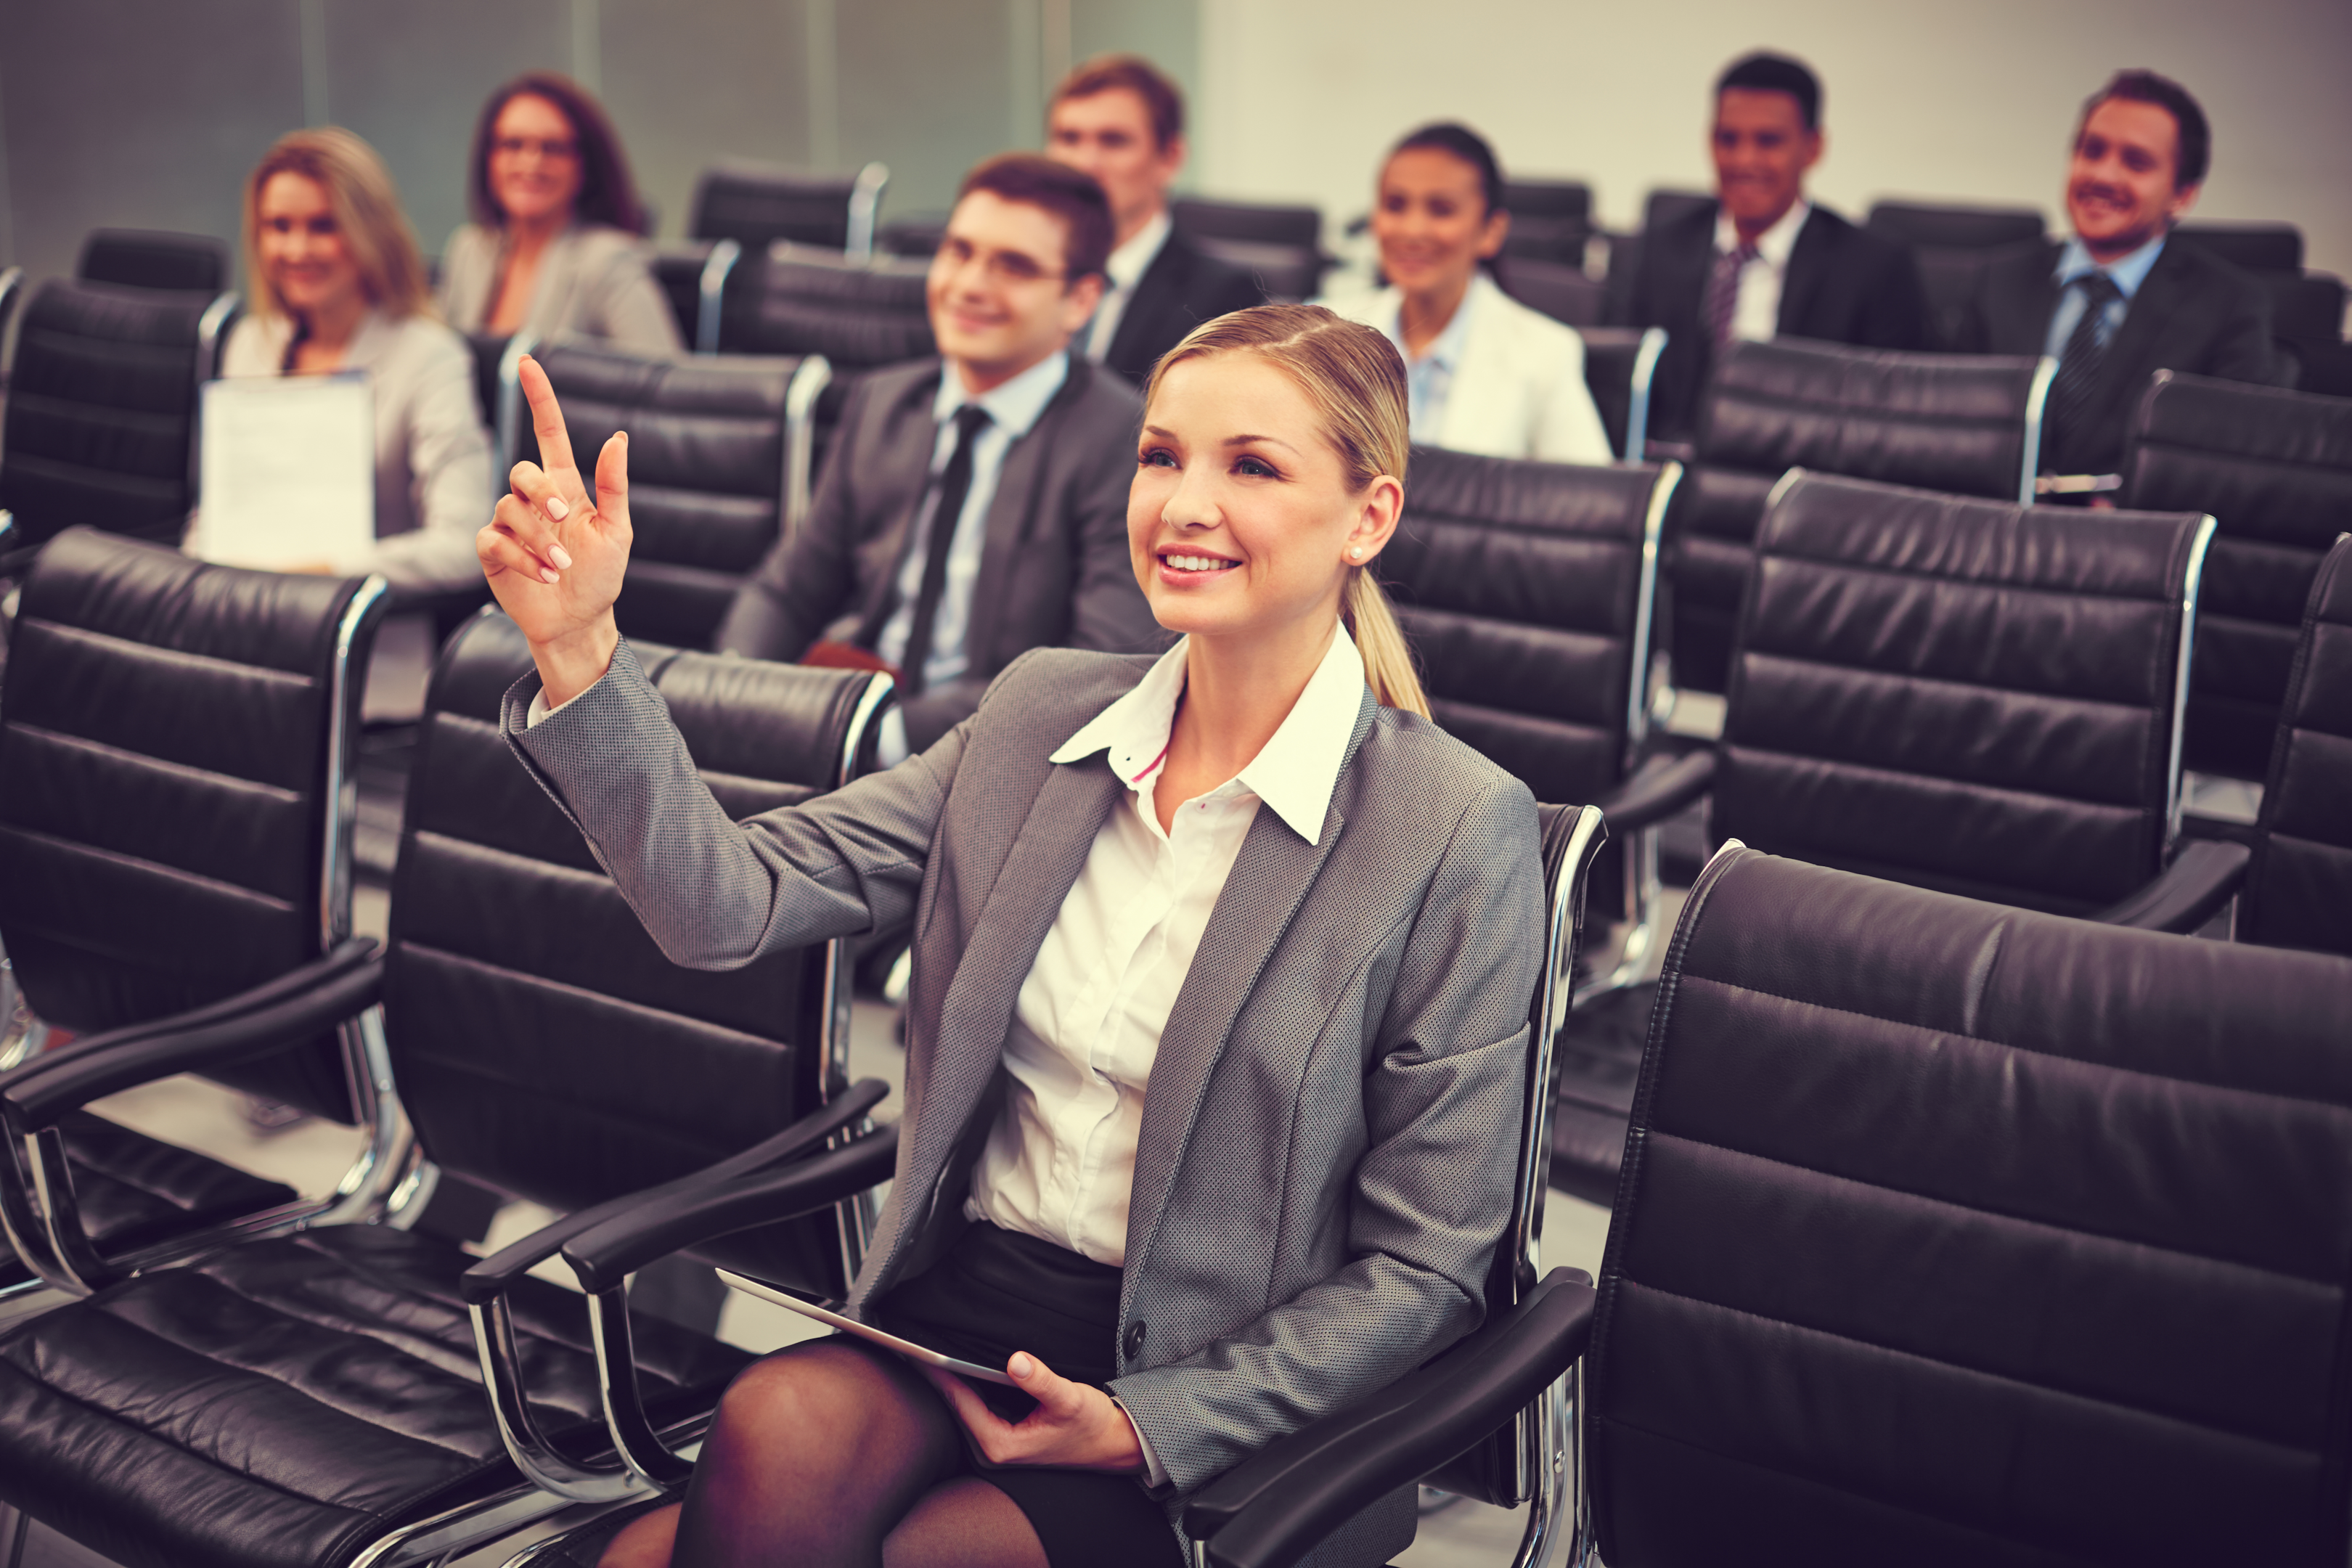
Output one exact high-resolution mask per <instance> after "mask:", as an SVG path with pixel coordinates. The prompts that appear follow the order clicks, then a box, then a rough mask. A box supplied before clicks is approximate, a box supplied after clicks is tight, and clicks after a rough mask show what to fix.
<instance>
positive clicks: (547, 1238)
mask: <svg viewBox="0 0 2352 1568" xmlns="http://www.w3.org/2000/svg"><path fill="white" fill-rule="evenodd" d="M889 1092H890V1086H889V1085H887V1084H886V1083H884V1082H883V1081H882V1080H881V1079H878V1078H869V1079H859V1080H858V1081H857V1082H856V1083H854V1084H852V1085H850V1087H849V1089H848V1090H847V1092H845V1093H844V1094H841V1095H838V1096H836V1097H835V1099H833V1100H830V1101H828V1102H827V1103H826V1104H825V1105H824V1106H823V1107H822V1108H820V1109H819V1110H814V1111H812V1112H811V1113H810V1114H808V1115H806V1116H803V1117H802V1118H801V1119H800V1120H799V1121H795V1122H793V1124H792V1125H791V1126H789V1127H787V1128H785V1129H784V1130H783V1131H781V1132H778V1133H776V1134H775V1135H774V1136H772V1137H769V1138H763V1139H761V1141H760V1142H757V1143H754V1144H752V1145H751V1147H750V1148H749V1149H745V1150H743V1151H741V1152H740V1153H734V1154H730V1155H729V1156H727V1158H725V1159H724V1160H719V1161H715V1162H713V1163H710V1164H709V1165H706V1166H704V1167H703V1168H702V1169H701V1170H699V1171H695V1172H692V1173H689V1174H687V1175H683V1176H680V1177H678V1178H677V1180H675V1181H670V1182H664V1183H663V1184H661V1185H659V1186H656V1187H646V1188H642V1189H640V1190H639V1191H637V1192H634V1193H624V1194H621V1195H620V1196H619V1197H617V1198H608V1199H606V1200H605V1201H604V1202H603V1203H601V1204H594V1205H590V1206H589V1207H587V1208H584V1209H581V1210H579V1211H578V1212H576V1213H573V1214H568V1215H564V1216H563V1217H562V1219H559V1220H557V1221H556V1222H555V1223H554V1224H552V1225H547V1226H541V1227H540V1228H539V1229H537V1230H535V1231H533V1232H531V1233H530V1235H529V1236H526V1237H523V1238H522V1239H521V1240H520V1241H517V1242H515V1243H514V1244H513V1245H511V1246H509V1247H500V1248H499V1250H498V1251H496V1252H494V1253H492V1254H491V1255H490V1256H489V1257H488V1258H484V1259H482V1261H481V1262H479V1263H477V1264H475V1265H474V1266H473V1267H472V1268H468V1269H467V1270H466V1272H465V1273H464V1274H463V1275H461V1276H460V1277H459V1278H458V1280H457V1293H458V1294H459V1295H460V1296H462V1297H463V1298H464V1299H465V1300H466V1303H467V1305H468V1306H480V1305H482V1304H483V1303H485V1302H487V1301H488V1300H491V1299H492V1298H493V1297H496V1296H498V1295H499V1294H501V1293H502V1292H504V1291H505V1290H507V1289H509V1287H511V1286H512V1285H513V1284H514V1282H515V1281H516V1280H518V1279H521V1278H522V1277H523V1276H524V1275H525V1274H528V1273H530V1270H531V1269H532V1268H536V1267H537V1266H538V1265H539V1264H541V1263H543V1262H545V1261H546V1260H547V1259H548V1258H552V1257H554V1256H555V1255H556V1254H557V1253H558V1252H561V1251H562V1250H563V1247H564V1245H565V1244H566V1243H568V1242H569V1241H571V1240H572V1237H576V1236H580V1235H582V1234H583V1233H585V1232H587V1231H591V1230H593V1229H595V1228H596V1227H597V1226H601V1225H603V1224H604V1223H605V1222H606V1221H608V1220H612V1219H616V1218H619V1217H621V1216H623V1215H627V1214H630V1213H632V1212H633V1211H635V1209H637V1208H639V1207H641V1206H643V1205H647V1204H675V1203H679V1202H683V1201H686V1200H688V1199H689V1198H691V1197H692V1195H693V1194H696V1193H698V1192H702V1191H704V1190H706V1189H709V1188H715V1187H719V1186H722V1185H724V1184H726V1183H728V1182H729V1181H730V1180H735V1179H739V1178H740V1177H743V1176H748V1175H752V1174H755V1173H759V1172H761V1171H764V1170H767V1169H768V1168H770V1167H771V1166H773V1165H780V1164H782V1163H784V1162H785V1161H787V1160H794V1159H798V1158H799V1157H800V1156H801V1155H803V1154H805V1153H807V1152H809V1151H810V1150H812V1149H814V1148H815V1147H817V1145H819V1144H821V1143H823V1142H824V1141H825V1140H826V1139H827V1138H830V1137H832V1136H833V1135H834V1134H835V1133H836V1132H838V1131H841V1130H842V1129H843V1128H845V1127H847V1126H849V1125H850V1124H851V1123H853V1122H856V1121H860V1120H861V1119H863V1118H864V1117H865V1115H866V1112H867V1111H869V1110H873V1109H874V1108H875V1107H876V1106H877V1105H879V1104H881V1103H882V1101H883V1100H884V1099H885V1098H886V1097H887V1096H888V1094H889Z"/></svg>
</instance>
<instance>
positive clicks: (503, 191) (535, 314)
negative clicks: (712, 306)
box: [440, 71, 686, 357]
mask: <svg viewBox="0 0 2352 1568" xmlns="http://www.w3.org/2000/svg"><path fill="white" fill-rule="evenodd" d="M466 205H467V208H468V209H469V210H471V212H472V213H473V215H474V221H473V222H471V223H468V224H464V225H461V226H459V227H458V229H457V232H456V233H455V234H452V235H451V236H450V237H449V246H448V248H447V249H446V251H444V252H443V253H442V257H441V293H440V301H441V311H442V314H444V315H445V316H446V317H447V318H448V320H449V324H450V325H451V326H453V327H455V328H457V330H458V331H461V332H488V333H494V334H497V335H499V336H505V335H507V334H509V333H512V332H516V331H528V332H530V333H531V334H532V335H533V336H535V337H537V338H539V339H541V341H545V340H548V339H551V338H554V337H556V336H558V335H560V334H565V333H569V334H572V335H574V336H579V337H588V338H600V339H602V340H604V342H608V343H610V344H612V345H613V346H614V348H619V349H625V350H627V351H628V352H629V353H635V354H646V355H650V356H655V357H665V356H676V355H680V354H683V353H686V344H685V343H684V342H682V341H681V340H680V339H679V337H678V332H677V318H676V317H675V316H673V315H672V314H671V313H670V308H669V303H668V301H667V300H666V299H665V298H664V297H663V295H662V291H661V289H660V286H659V285H657V284H656V283H655V281H654V278H653V273H652V271H651V270H650V269H649V268H647V266H646V253H645V246H644V242H643V241H642V240H641V239H640V238H639V236H640V235H641V234H642V233H643V232H644V229H645V226H646V225H645V210H644V208H643V207H642V206H641V205H639V203H638V201H637V192H636V185H635V182H633V181H632V180H631V179H630V177H629V160H628V156H627V154H625V153H623V152H622V150H621V139H620V137H619V136H618V135H617V134H616V133H615V132H614V130H613V122H612V121H611V120H609V119H607V118H606V117H605V114H604V109H603V107H602V106H601V105H599V104H598V103H597V101H596V100H594V99H593V98H591V97H589V96H588V94H587V92H586V91H585V90H584V89H582V88H581V87H580V86H579V84H578V83H576V82H574V81H572V79H571V78H569V77H564V76H558V75H557V74H555V73H554V72H552V71H529V72H526V73H524V74H523V75H521V76H519V77H517V78H515V79H513V80H512V81H509V82H508V83H507V84H506V85H505V86H504V87H501V88H499V89H498V90H497V91H496V92H494V93H492V94H490V100H489V101H488V103H486V104H484V105H483V106H482V117H481V120H480V121H478V123H477V125H476V126H475V129H474V151H473V156H472V160H471V162H470V163H469V164H468V167H467V181H466Z"/></svg>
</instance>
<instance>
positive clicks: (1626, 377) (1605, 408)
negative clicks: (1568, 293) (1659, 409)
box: [1577, 327, 1666, 463]
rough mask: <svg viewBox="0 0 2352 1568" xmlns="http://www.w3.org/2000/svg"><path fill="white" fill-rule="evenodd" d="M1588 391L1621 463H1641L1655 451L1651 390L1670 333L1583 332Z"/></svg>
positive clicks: (1600, 329) (1595, 329) (1586, 329)
mask: <svg viewBox="0 0 2352 1568" xmlns="http://www.w3.org/2000/svg"><path fill="white" fill-rule="evenodd" d="M1577 335H1578V336H1579V337H1580V338H1582V339H1583V340H1584V385H1585V389H1586V390H1587V391H1589V392H1591V394H1592V406H1593V407H1594V408H1595V409H1597V410H1598V411H1599V412H1600V415H1601V427H1602V428H1603V429H1605V430H1606V431H1608V433H1609V444H1610V446H1612V447H1615V448H1616V450H1617V456H1618V458H1620V459H1622V461H1624V462H1628V463H1638V462H1640V461H1641V460H1642V458H1643V454H1644V453H1645V452H1647V451H1648V449H1649V434H1650V385H1651V383H1652V382H1653V381H1654V380H1655V379H1656V376H1657V374H1658V359H1659V357H1660V356H1661V355H1663V354H1664V353H1665V352H1666V329H1665V328H1664V327H1579V328H1578V329H1577Z"/></svg>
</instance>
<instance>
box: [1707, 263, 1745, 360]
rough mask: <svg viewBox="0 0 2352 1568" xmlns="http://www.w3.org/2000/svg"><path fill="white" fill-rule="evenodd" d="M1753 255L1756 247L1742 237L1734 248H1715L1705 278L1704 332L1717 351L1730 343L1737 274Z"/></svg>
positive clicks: (1736, 293)
mask: <svg viewBox="0 0 2352 1568" xmlns="http://www.w3.org/2000/svg"><path fill="white" fill-rule="evenodd" d="M1756 258H1757V250H1756V247H1755V246H1754V245H1752V244H1750V243H1749V242H1748V241H1747V240H1744V239H1743V240H1741V241H1740V242H1739V244H1738V247H1736V248H1734V249H1731V250H1718V251H1717V252H1716V255H1715V270H1714V272H1713V273H1711V274H1709V275H1708V277H1707V280H1706V336H1707V341H1708V342H1711V343H1713V344H1714V345H1715V352H1716V353H1717V354H1718V355H1720V354H1721V353H1723V351H1724V350H1726V349H1727V348H1729V347H1730V346H1731V321H1732V318H1733V317H1734V316H1736V315H1738V313H1739V275H1740V274H1741V273H1742V272H1745V271H1746V270H1747V269H1748V263H1749V262H1751V261H1753V260H1755V259H1756Z"/></svg>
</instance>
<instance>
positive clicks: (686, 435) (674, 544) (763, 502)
mask: <svg viewBox="0 0 2352 1568" xmlns="http://www.w3.org/2000/svg"><path fill="white" fill-rule="evenodd" d="M535 357H537V359H538V360H539V363H540V364H541V368H543V369H544V370H545V371H546V372H547V377H548V380H549V381H550V382H551V384H553V385H554V387H555V393H556V396H557V397H558V398H560V399H561V400H562V404H563V418H564V423H565V425H566V426H568V427H569V428H570V431H571V435H572V451H573V453H574V454H575V455H576V456H577V457H578V458H579V459H580V462H581V466H582V468H583V471H585V470H589V469H592V468H593V464H594V462H595V455H596V453H598V452H599V451H601V450H602V449H603V448H604V442H605V441H606V440H608V439H609V438H610V437H611V436H612V434H613V432H614V431H615V430H624V429H625V430H626V431H628V433H629V521H630V525H631V527H632V528H634V529H635V543H634V544H633V545H632V547H631V549H630V553H629V575H628V580H627V582H626V584H625V585H624V587H623V588H622V591H621V597H620V602H619V604H618V605H616V606H615V608H614V614H615V615H616V616H618V617H619V619H620V624H621V630H622V632H623V633H624V634H625V635H626V636H628V637H644V638H647V639H650V640H652V641H656V642H664V643H668V644H670V645H672V646H675V647H704V646H706V645H708V644H709V641H710V638H711V637H712V635H713V634H714V633H715V632H716V631H717V630H718V629H719V619H720V617H721V616H725V615H726V613H727V607H728V606H729V605H731V604H733V603H734V602H735V591H736V589H737V588H738V587H739V586H740V585H741V584H742V581H743V579H744V578H745V577H746V576H748V575H750V574H751V571H752V570H753V569H754V568H755V567H757V566H758V565H759V564H760V562H761V560H762V559H763V558H764V557H765V556H766V555H767V553H768V551H769V549H770V548H771V547H772V545H773V544H774V543H775V542H776V535H777V531H778V530H779V528H780V527H781V526H782V514H783V508H784V505H785V496H786V485H785V474H784V469H785V455H786V454H785V419H784V415H785V395H786V393H787V392H788V391H789V390H790V388H791V386H792V381H793V374H795V373H796V372H798V371H799V369H800V367H801V363H802V362H801V361H799V360H797V359H742V358H729V359H725V360H711V359H690V360H660V359H639V358H637V357H635V356H634V355H631V354H625V353H619V352H617V351H614V350H611V349H605V348H599V347H591V346H588V345H586V344H562V345H558V346H555V347H552V348H549V349H546V350H543V351H541V353H538V354H537V355H536V356H535ZM518 439H520V441H522V442H523V443H524V445H525V450H524V453H523V455H524V456H525V457H530V458H535V457H536V456H537V452H538V442H537V439H536V437H533V436H531V435H530V433H529V430H528V426H526V427H525V428H524V429H523V430H522V431H520V432H518Z"/></svg>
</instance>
